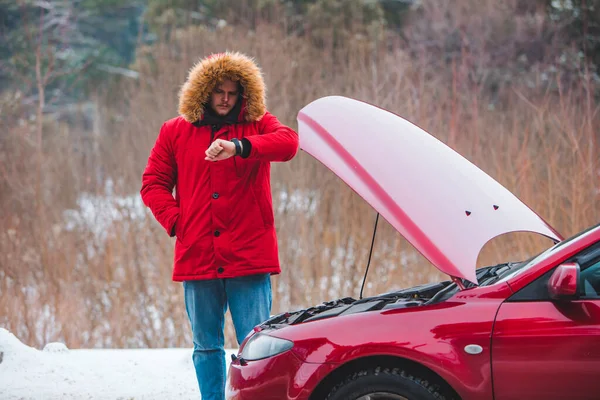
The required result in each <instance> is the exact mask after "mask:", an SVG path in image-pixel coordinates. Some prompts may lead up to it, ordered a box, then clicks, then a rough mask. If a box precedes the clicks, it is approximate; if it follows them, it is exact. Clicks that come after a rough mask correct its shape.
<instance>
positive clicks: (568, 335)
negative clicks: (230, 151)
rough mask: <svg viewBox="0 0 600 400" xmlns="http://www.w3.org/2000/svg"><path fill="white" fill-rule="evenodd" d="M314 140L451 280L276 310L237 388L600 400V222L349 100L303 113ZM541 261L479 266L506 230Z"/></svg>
mask: <svg viewBox="0 0 600 400" xmlns="http://www.w3.org/2000/svg"><path fill="white" fill-rule="evenodd" d="M298 122H299V134H300V146H301V148H302V149H304V150H305V151H306V152H308V153H310V154H311V155H312V156H314V157H315V158H317V159H318V160H319V161H321V162H322V163H323V164H325V165H326V166H327V167H328V168H330V169H331V170H332V171H333V172H335V173H336V174H337V175H338V176H339V177H340V178H341V179H343V180H344V181H345V182H346V183H348V184H349V185H350V186H351V187H352V188H353V189H354V190H355V191H356V192H357V193H358V194H359V195H361V196H362V197H363V198H364V199H365V200H366V201H367V202H369V203H370V204H371V205H372V206H373V207H374V208H375V209H376V210H377V211H378V212H379V213H380V214H381V215H382V216H383V217H384V218H386V219H387V221H389V222H390V223H391V224H392V225H393V226H394V227H395V228H396V229H397V230H398V231H399V232H400V233H401V234H402V235H403V236H404V237H406V239H407V240H409V241H410V242H411V243H412V244H413V246H414V247H415V248H416V249H417V250H419V251H420V252H421V253H422V254H423V255H424V256H425V257H427V258H428V259H429V260H430V261H431V262H432V263H433V264H434V265H435V266H436V267H438V268H439V269H440V270H441V271H443V272H445V273H447V274H448V275H449V276H450V279H449V280H448V281H445V282H439V283H431V284H425V285H421V286H418V287H414V288H409V289H404V290H400V291H397V292H392V293H386V294H382V295H379V296H375V297H369V298H364V299H359V300H355V299H352V298H343V299H339V300H335V301H330V302H327V303H323V304H321V305H318V306H315V307H311V308H308V309H305V310H299V311H294V312H287V313H283V314H280V315H276V316H274V317H272V318H270V319H269V320H268V321H265V322H264V323H263V324H261V325H260V326H258V327H256V328H255V329H254V331H253V332H252V333H251V334H249V335H248V337H247V338H246V339H245V340H244V343H242V345H241V347H240V350H239V353H238V355H237V357H233V358H234V360H233V361H232V363H231V366H230V369H229V374H228V381H227V398H228V399H262V400H266V399H277V400H281V399H298V400H299V399H311V400H319V399H328V400H341V399H343V400H349V399H350V400H354V399H356V400H359V399H360V400H366V399H410V400H413V399H418V400H428V399H447V400H448V399H464V400H470V399H494V400H509V399H519V400H522V399H527V400H536V399H544V400H549V399H590V400H591V399H596V400H597V399H600V225H596V226H594V227H592V228H590V229H588V230H586V231H584V232H581V233H580V234H578V235H576V236H574V237H572V238H570V239H567V240H564V239H563V238H562V237H561V235H560V234H558V233H557V232H556V231H555V230H554V229H553V228H551V227H550V226H549V225H548V224H547V223H546V222H545V221H544V220H543V219H542V218H540V217H539V216H538V215H537V214H535V213H534V212H533V211H532V210H531V209H529V208H528V207H527V206H525V205H524V204H523V203H522V202H521V201H520V200H519V199H517V198H516V197H515V196H514V195H513V194H512V193H510V192H509V191H508V190H507V189H505V188H504V187H503V186H501V185H500V184H499V183H498V182H496V181H495V180H493V179H492V178H491V177H489V176H488V175H487V174H485V173H484V172H483V171H481V170H480V169H478V168H477V167H476V166H475V165H473V164H471V163H470V162H469V161H467V160H466V159H465V158H463V157H462V156H460V155H459V154H458V153H456V152H454V151H453V150H452V149H450V148H449V147H447V146H446V145H444V144H443V143H442V142H440V141H438V140H437V139H435V138H434V137H433V136H431V135H429V134H428V133H427V132H425V131H423V130H421V129H420V128H418V127H416V126H415V125H413V124H411V123H410V122H408V121H406V120H404V119H402V118H400V117H398V116H396V115H394V114H392V113H390V112H387V111H385V110H382V109H379V108H377V107H374V106H371V105H368V104H366V103H362V102H359V101H356V100H352V99H348V98H344V97H325V98H322V99H319V100H316V101H314V102H313V103H311V104H309V105H308V106H306V107H305V108H304V109H302V110H301V111H300V113H299V114H298ZM515 231H528V232H534V233H539V234H541V235H544V236H546V237H548V238H550V239H552V240H553V241H554V242H555V244H554V245H553V246H552V247H550V248H549V249H548V250H546V251H544V252H543V253H541V254H539V255H538V256H536V257H533V258H532V259H530V260H527V261H521V262H514V260H510V255H507V261H508V262H506V263H504V264H499V265H494V266H489V267H484V268H480V269H476V261H477V255H478V254H479V252H480V250H481V248H482V247H483V246H484V244H485V243H487V242H488V241H489V240H491V239H492V238H494V237H496V236H498V235H501V234H504V233H507V232H515Z"/></svg>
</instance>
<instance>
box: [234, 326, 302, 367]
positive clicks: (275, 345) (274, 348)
mask: <svg viewBox="0 0 600 400" xmlns="http://www.w3.org/2000/svg"><path fill="white" fill-rule="evenodd" d="M292 347H294V343H293V342H290V341H289V340H285V339H279V338H276V337H273V336H269V335H265V334H263V333H257V334H256V335H254V336H252V337H251V338H250V339H248V341H247V342H246V345H245V346H244V348H243V349H242V354H241V357H242V358H243V359H244V360H247V361H252V360H260V359H262V358H267V357H273V356H274V355H276V354H279V353H283V352H284V351H287V350H289V349H291V348H292Z"/></svg>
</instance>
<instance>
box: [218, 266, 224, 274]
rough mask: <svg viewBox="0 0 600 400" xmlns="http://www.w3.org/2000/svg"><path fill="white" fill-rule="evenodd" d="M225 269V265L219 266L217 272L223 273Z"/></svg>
mask: <svg viewBox="0 0 600 400" xmlns="http://www.w3.org/2000/svg"><path fill="white" fill-rule="evenodd" d="M223 271H225V269H223V267H219V269H217V272H218V273H220V274H222V273H223Z"/></svg>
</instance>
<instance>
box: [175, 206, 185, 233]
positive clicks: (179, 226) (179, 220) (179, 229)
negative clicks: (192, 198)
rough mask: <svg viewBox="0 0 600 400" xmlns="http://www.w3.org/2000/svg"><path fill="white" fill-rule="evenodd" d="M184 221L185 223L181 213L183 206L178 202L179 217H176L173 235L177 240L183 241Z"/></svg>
mask: <svg viewBox="0 0 600 400" xmlns="http://www.w3.org/2000/svg"><path fill="white" fill-rule="evenodd" d="M184 223H185V218H184V215H183V207H182V206H181V204H180V205H179V218H177V222H176V223H175V236H176V237H177V240H179V241H180V242H183V231H184V229H183V228H184Z"/></svg>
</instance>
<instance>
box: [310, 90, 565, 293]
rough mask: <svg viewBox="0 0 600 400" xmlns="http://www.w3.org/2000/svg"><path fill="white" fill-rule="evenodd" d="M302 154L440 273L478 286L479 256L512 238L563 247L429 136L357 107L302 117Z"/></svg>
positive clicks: (335, 102) (332, 104)
mask: <svg viewBox="0 0 600 400" xmlns="http://www.w3.org/2000/svg"><path fill="white" fill-rule="evenodd" d="M298 124H299V129H298V131H299V135H300V148H301V149H303V150H304V151H306V152H307V153H309V154H311V155H312V156H313V157H315V158H316V159H317V160H319V161H320V162H322V163H323V164H324V165H325V166H327V167H328V168H329V169H331V170H332V171H333V172H334V173H335V174H336V175H338V176H339V177H340V178H341V179H342V180H344V181H345V182H346V183H347V184H348V185H349V186H350V187H351V188H352V189H354V190H355V191H356V192H357V193H358V194H359V195H360V196H361V197H362V198H364V199H365V200H366V201H367V202H368V203H369V204H370V205H371V206H372V207H373V208H375V210H377V211H378V212H379V213H380V214H381V215H382V216H383V217H384V218H385V219H386V220H387V221H388V222H389V223H390V224H391V225H392V226H394V227H395V228H396V229H397V230H398V231H399V232H400V233H401V234H402V235H403V236H404V237H405V238H406V239H407V240H408V241H409V242H410V243H411V244H412V245H413V246H414V247H415V248H416V249H417V250H419V251H420V252H421V253H422V254H423V255H424V256H425V257H426V258H427V259H428V260H429V261H431V262H432V263H433V264H434V265H435V266H436V267H437V268H438V269H440V270H441V271H443V272H445V273H447V274H448V275H450V276H452V277H457V278H463V279H467V280H469V281H471V282H473V283H477V278H476V275H475V269H476V265H477V256H478V255H479V252H480V251H481V249H482V248H483V246H484V245H485V244H486V243H487V242H488V241H489V240H490V239H493V238H494V237H496V236H499V235H501V234H504V233H509V232H516V231H526V232H535V233H539V234H542V235H544V236H547V237H549V238H551V239H554V240H562V237H561V235H560V234H558V233H557V232H556V231H555V230H554V229H553V228H552V227H551V226H550V225H548V224H547V223H546V222H545V221H544V220H543V219H542V218H541V217H540V216H538V215H537V214H536V213H534V212H533V211H532V210H531V209H530V208H529V207H527V206H526V205H525V204H523V203H522V202H521V201H520V200H519V199H518V198H517V197H516V196H514V195H513V194H512V193H511V192H510V191H508V190H507V189H506V188H504V187H503V186H502V185H500V184H499V183H498V182H496V181H495V180H494V179H493V178H491V177H490V176H489V175H487V174H486V173H485V172H483V171H482V170H480V169H479V168H478V167H477V166H475V165H474V164H472V163H471V162H470V161H468V160H467V159H465V158H464V157H463V156H461V155H460V154H458V153H457V152H455V151H454V150H452V149H451V148H450V147H448V146H446V145H445V144H444V143H442V142H441V141H439V140H438V139H436V138H435V137H433V136H431V135H430V134H429V133H427V132H425V131H424V130H422V129H421V128H419V127H417V126H415V125H413V124H412V123H410V122H408V121H406V120H405V119H403V118H401V117H399V116H397V115H395V114H392V113H390V112H388V111H386V110H383V109H380V108H377V107H375V106H372V105H369V104H367V103H363V102H360V101H357V100H353V99H349V98H345V97H340V96H332V97H324V98H321V99H318V100H316V101H314V102H312V103H310V104H308V105H307V106H306V107H304V108H303V109H302V110H300V112H299V113H298Z"/></svg>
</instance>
